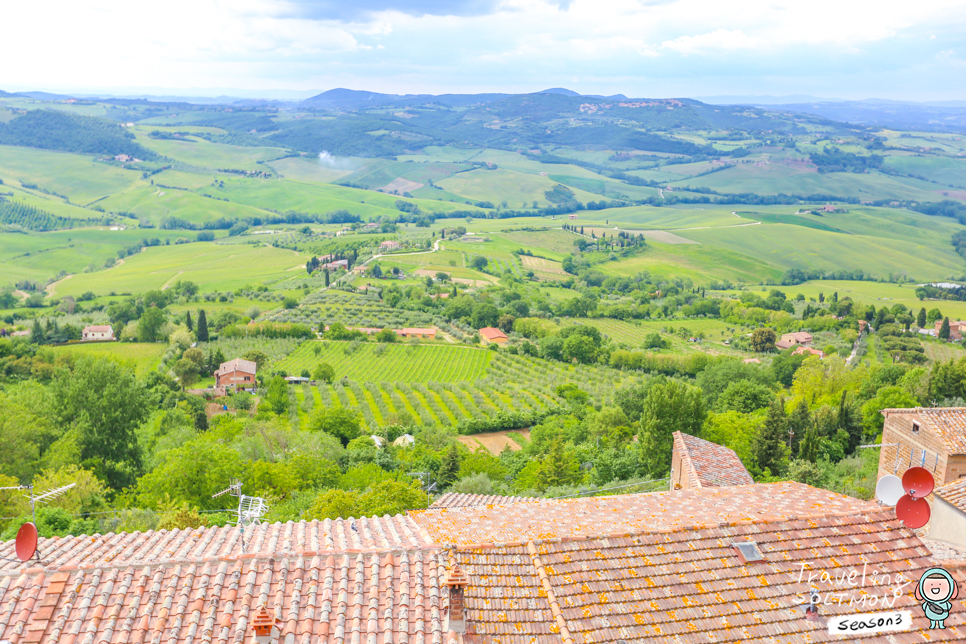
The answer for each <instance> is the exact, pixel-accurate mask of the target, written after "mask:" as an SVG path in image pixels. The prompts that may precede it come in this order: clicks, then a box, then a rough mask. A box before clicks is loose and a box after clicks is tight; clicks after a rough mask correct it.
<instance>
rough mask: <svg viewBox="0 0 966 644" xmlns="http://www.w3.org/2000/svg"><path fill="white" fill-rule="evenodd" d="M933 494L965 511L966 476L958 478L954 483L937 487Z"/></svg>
mask: <svg viewBox="0 0 966 644" xmlns="http://www.w3.org/2000/svg"><path fill="white" fill-rule="evenodd" d="M933 494H935V495H936V496H938V497H939V498H940V499H942V500H943V501H946V502H947V503H951V504H952V505H955V506H956V507H957V508H959V509H960V510H962V511H963V512H966V478H963V479H956V480H955V481H953V482H952V483H947V484H946V485H944V486H942V487H940V488H937V489H936V491H935V492H933Z"/></svg>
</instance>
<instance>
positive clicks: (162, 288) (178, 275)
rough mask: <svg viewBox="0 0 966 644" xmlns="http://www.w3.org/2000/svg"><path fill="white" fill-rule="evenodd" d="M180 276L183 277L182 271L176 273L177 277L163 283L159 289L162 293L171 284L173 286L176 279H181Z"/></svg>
mask: <svg viewBox="0 0 966 644" xmlns="http://www.w3.org/2000/svg"><path fill="white" fill-rule="evenodd" d="M182 275H184V271H178V274H177V275H175V276H174V277H172V278H171V279H169V280H168V281H167V282H165V283H164V286H162V287H161V290H162V291H163V290H165V289H166V288H168V287H169V286H171V284H173V283H174V281H175V280H176V279H178V278H179V277H181V276H182Z"/></svg>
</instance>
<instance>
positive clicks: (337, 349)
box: [276, 341, 493, 382]
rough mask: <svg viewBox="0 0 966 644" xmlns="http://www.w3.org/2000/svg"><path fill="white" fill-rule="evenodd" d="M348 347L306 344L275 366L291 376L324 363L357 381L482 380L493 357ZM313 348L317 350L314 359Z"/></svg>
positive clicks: (468, 351) (466, 351)
mask: <svg viewBox="0 0 966 644" xmlns="http://www.w3.org/2000/svg"><path fill="white" fill-rule="evenodd" d="M352 346H353V345H352V344H351V343H348V342H326V341H317V342H306V343H305V344H303V345H302V346H301V347H299V348H298V350H297V351H295V353H293V354H291V355H290V356H288V357H287V358H286V359H285V360H283V361H282V362H280V363H278V365H276V367H277V368H278V369H282V370H285V371H287V372H288V373H290V374H293V375H295V374H298V373H301V371H302V370H303V369H308V370H309V371H310V372H311V371H313V370H314V369H315V367H316V365H318V364H319V363H320V362H327V363H329V364H331V365H332V366H333V367H334V368H335V374H336V378H343V377H346V378H348V379H350V380H358V381H360V382H381V381H383V380H388V381H393V380H405V381H407V382H430V381H433V380H437V381H446V382H456V381H460V380H466V381H473V380H477V379H479V378H482V377H483V376H484V375H485V374H486V367H487V365H488V364H489V363H490V360H491V359H492V358H493V352H492V351H486V350H484V349H474V348H472V347H458V346H445V345H440V346H433V345H428V346H427V345H423V346H412V345H408V344H406V345H403V344H388V345H382V344H376V343H374V342H366V343H363V344H361V345H359V346H358V348H357V349H355V350H352ZM315 347H321V352H320V353H319V355H318V356H316V355H315ZM380 347H385V348H384V349H380ZM380 352H382V353H381V355H380Z"/></svg>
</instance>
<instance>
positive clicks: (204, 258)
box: [57, 242, 306, 295]
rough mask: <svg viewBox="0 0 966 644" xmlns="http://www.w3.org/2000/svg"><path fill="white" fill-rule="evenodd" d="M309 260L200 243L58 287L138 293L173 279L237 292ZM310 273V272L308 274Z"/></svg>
mask: <svg viewBox="0 0 966 644" xmlns="http://www.w3.org/2000/svg"><path fill="white" fill-rule="evenodd" d="M305 260H306V258H305V257H304V256H302V255H300V254H299V253H293V252H292V251H290V250H281V249H277V248H272V247H265V246H248V245H243V246H222V245H218V244H212V243H203V242H196V243H193V244H183V245H179V246H156V247H151V248H147V249H145V250H144V251H142V252H140V253H138V254H137V255H132V256H131V257H128V258H127V259H125V261H124V264H122V265H120V266H115V267H114V268H110V269H107V270H104V271H97V272H93V273H83V274H78V275H75V276H74V277H73V278H72V279H70V280H67V281H65V282H63V283H62V284H60V285H59V286H58V287H57V292H58V293H59V294H60V295H80V294H81V293H85V292H87V291H92V292H93V293H95V294H100V295H106V294H108V293H112V292H116V293H137V292H143V291H146V290H151V289H160V288H161V287H162V286H164V285H165V284H167V283H168V282H169V281H170V280H172V279H182V280H191V281H193V282H195V283H197V284H199V285H203V288H205V289H211V290H231V289H234V288H237V287H239V286H243V285H245V284H249V283H252V282H254V281H261V280H264V279H266V278H270V277H282V276H284V275H285V274H286V272H287V271H289V270H290V269H293V268H294V269H301V266H302V265H304V264H305ZM303 274H304V271H303Z"/></svg>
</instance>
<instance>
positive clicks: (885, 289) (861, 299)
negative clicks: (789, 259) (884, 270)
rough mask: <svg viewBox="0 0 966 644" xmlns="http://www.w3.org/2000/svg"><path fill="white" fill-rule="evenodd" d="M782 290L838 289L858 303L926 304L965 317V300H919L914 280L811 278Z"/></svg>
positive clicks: (814, 292) (809, 293)
mask: <svg viewBox="0 0 966 644" xmlns="http://www.w3.org/2000/svg"><path fill="white" fill-rule="evenodd" d="M778 288H780V289H781V290H782V291H783V292H784V293H786V294H787V295H788V296H789V297H792V296H794V295H796V294H798V293H801V294H803V295H804V296H805V297H807V298H816V299H817V298H818V294H819V293H824V294H825V298H826V300H828V298H829V297H831V295H832V293H838V294H839V299H841V298H843V297H846V296H847V297H851V298H852V299H853V300H854V301H855V302H858V303H861V304H874V305H875V307H876V309H879V308H881V307H882V306H887V307H893V306H895V305H896V304H904V305H905V306H906V307H907V308H909V309H911V310H913V311H914V312H916V313H918V312H919V309H920V308H922V307H926V310H927V311H928V310H930V309H934V308H938V309H939V310H940V311H942V313H943V315H944V316H948V317H949V319H951V320H953V319H955V320H963V319H966V302H957V301H955V300H941V301H940V300H925V301H920V300H919V299H918V298H916V285H915V284H888V283H882V282H857V281H855V282H853V281H849V282H845V281H832V280H825V281H811V282H805V283H804V284H800V285H798V286H780V287H778Z"/></svg>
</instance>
